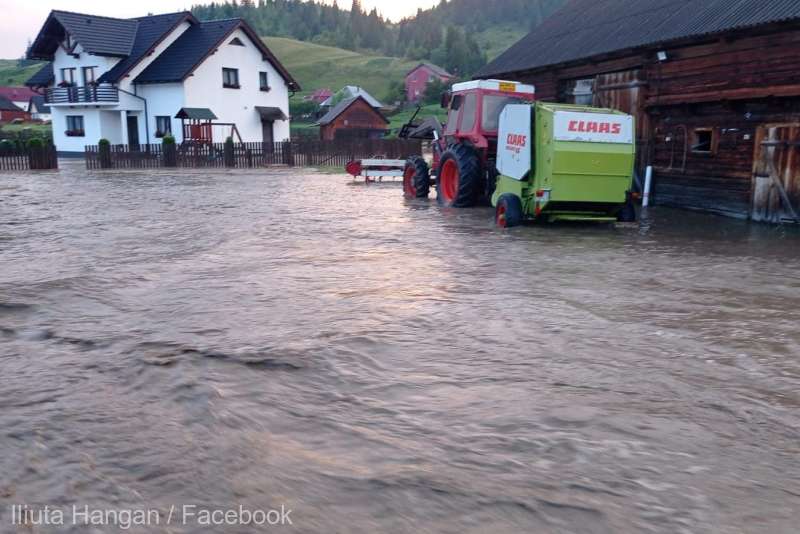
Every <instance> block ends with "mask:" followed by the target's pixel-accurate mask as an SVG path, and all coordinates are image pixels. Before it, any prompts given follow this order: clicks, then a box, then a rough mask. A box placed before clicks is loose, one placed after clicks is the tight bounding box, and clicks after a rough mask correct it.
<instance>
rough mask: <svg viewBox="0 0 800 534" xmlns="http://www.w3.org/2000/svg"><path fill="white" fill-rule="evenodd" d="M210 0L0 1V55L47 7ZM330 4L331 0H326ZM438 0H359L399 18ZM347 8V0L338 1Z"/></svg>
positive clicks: (128, 11)
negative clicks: (328, 0)
mask: <svg viewBox="0 0 800 534" xmlns="http://www.w3.org/2000/svg"><path fill="white" fill-rule="evenodd" d="M208 1H210V0H202V1H201V0H189V1H185V0H0V13H2V16H0V58H3V59H8V58H17V57H19V56H21V55H22V53H23V52H24V51H25V46H26V44H27V42H28V39H29V38H30V39H33V38H34V37H36V34H37V33H38V32H39V29H40V28H41V26H42V23H44V19H45V18H46V17H47V14H48V13H49V12H50V10H51V9H63V10H65V11H78V12H81V13H91V14H94V15H106V16H110V17H138V16H142V15H146V14H148V13H169V12H172V11H180V10H182V9H189V7H191V6H192V4H199V3H207V2H208ZM330 2H331V3H332V2H333V0H330ZM436 3H438V0H361V5H362V6H363V7H364V9H372V8H373V7H377V8H378V11H380V12H381V13H382V14H383V15H384V16H386V17H388V18H390V19H392V20H399V19H400V18H402V17H404V16H407V15H413V14H414V13H416V11H417V8H419V7H422V8H427V7H431V6H433V5H435V4H436ZM339 5H340V6H341V7H343V8H346V9H349V8H350V0H339Z"/></svg>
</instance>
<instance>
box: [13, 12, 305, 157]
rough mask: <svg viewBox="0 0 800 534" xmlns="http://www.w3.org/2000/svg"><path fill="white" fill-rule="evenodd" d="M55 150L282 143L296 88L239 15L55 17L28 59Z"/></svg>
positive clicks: (60, 14) (55, 14) (32, 84)
mask: <svg viewBox="0 0 800 534" xmlns="http://www.w3.org/2000/svg"><path fill="white" fill-rule="evenodd" d="M28 57H29V58H30V59H40V60H46V61H48V63H47V64H46V65H45V66H44V67H43V68H42V69H41V70H40V71H39V72H38V73H36V74H35V75H34V76H33V77H32V78H31V79H30V80H28V82H27V83H26V85H28V86H29V87H31V88H33V89H34V90H36V91H39V92H41V93H43V94H44V97H45V103H46V104H47V105H48V106H49V107H50V111H51V114H52V124H53V141H54V143H55V145H56V147H57V148H58V150H59V151H60V152H83V150H84V147H85V146H86V145H94V144H97V142H98V141H99V140H100V139H102V138H105V139H108V140H109V141H110V142H111V143H112V144H129V145H139V144H145V143H158V142H160V140H161V139H162V138H163V137H164V136H165V135H167V134H171V135H173V136H174V137H175V139H176V141H177V142H179V143H181V142H197V143H209V142H222V141H224V140H225V139H226V138H227V137H233V138H234V140H235V141H239V140H241V141H244V142H254V141H257V142H265V143H271V142H279V141H285V140H288V139H289V97H290V96H291V95H292V94H293V93H294V92H296V91H298V90H300V86H299V84H298V83H297V82H296V81H295V80H294V78H292V76H291V74H289V72H288V71H287V70H286V68H285V67H284V66H283V65H282V64H281V63H280V61H278V59H277V58H276V57H275V56H274V55H273V53H272V52H271V51H270V50H269V48H267V46H266V45H265V44H264V43H263V41H262V40H261V39H260V38H259V37H258V35H257V34H256V33H255V31H254V30H253V29H252V28H251V27H250V26H249V25H248V24H247V23H246V22H245V21H243V20H242V19H227V20H219V21H203V22H201V21H199V20H197V19H196V18H195V17H194V16H193V15H192V14H191V13H189V12H180V13H169V14H165V15H153V16H146V17H140V18H135V19H118V18H109V17H99V16H94V15H85V14H79V13H71V12H66V11H52V12H51V13H50V15H49V16H48V18H47V20H46V21H45V23H44V26H43V27H42V29H41V31H40V32H39V34H38V36H37V37H36V40H35V41H34V42H33V45H32V46H31V48H30V51H29V53H28Z"/></svg>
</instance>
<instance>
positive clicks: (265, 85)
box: [258, 72, 269, 91]
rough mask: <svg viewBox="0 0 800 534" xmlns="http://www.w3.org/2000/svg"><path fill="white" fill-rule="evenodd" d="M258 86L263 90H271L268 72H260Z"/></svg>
mask: <svg viewBox="0 0 800 534" xmlns="http://www.w3.org/2000/svg"><path fill="white" fill-rule="evenodd" d="M258 86H259V87H260V88H261V90H262V91H269V78H268V77H267V73H266V72H259V73H258Z"/></svg>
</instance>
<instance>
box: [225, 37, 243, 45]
mask: <svg viewBox="0 0 800 534" xmlns="http://www.w3.org/2000/svg"><path fill="white" fill-rule="evenodd" d="M228 44H230V45H233V46H244V43H243V42H242V40H241V39H239V38H238V37H234V38H233V39H232V40H231V42H230V43H228Z"/></svg>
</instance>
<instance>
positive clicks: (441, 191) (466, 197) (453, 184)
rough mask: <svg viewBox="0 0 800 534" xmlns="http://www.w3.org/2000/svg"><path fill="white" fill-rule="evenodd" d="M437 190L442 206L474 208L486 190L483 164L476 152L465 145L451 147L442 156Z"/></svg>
mask: <svg viewBox="0 0 800 534" xmlns="http://www.w3.org/2000/svg"><path fill="white" fill-rule="evenodd" d="M436 189H437V199H438V200H439V204H441V205H442V206H445V207H448V208H469V207H471V206H474V205H475V203H476V202H477V200H478V198H479V196H480V195H481V194H483V189H484V184H483V176H482V173H481V163H480V160H479V159H478V154H476V153H475V150H473V149H472V148H471V147H468V146H466V145H463V144H455V145H450V146H449V147H448V148H447V150H446V151H445V153H444V154H442V159H441V163H440V164H439V172H438V175H437V177H436Z"/></svg>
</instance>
